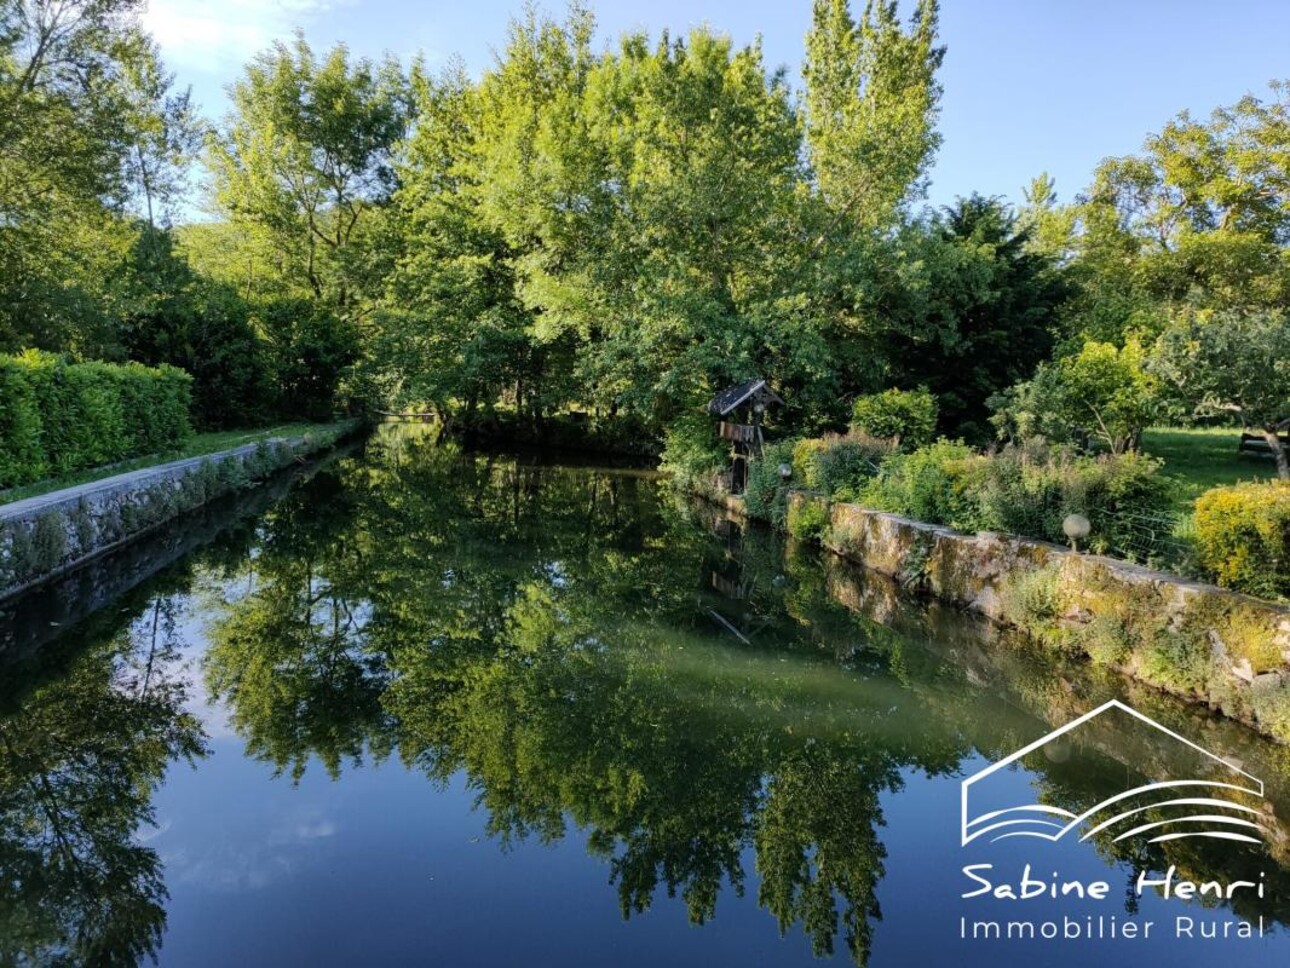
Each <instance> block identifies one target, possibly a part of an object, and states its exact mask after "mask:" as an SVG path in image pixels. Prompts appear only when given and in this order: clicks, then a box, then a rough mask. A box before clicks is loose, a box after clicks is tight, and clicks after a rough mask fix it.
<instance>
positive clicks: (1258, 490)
mask: <svg viewBox="0 0 1290 968" xmlns="http://www.w3.org/2000/svg"><path fill="white" fill-rule="evenodd" d="M1195 541H1196V551H1197V555H1198V557H1199V559H1200V562H1201V565H1202V567H1203V568H1204V569H1205V570H1206V571H1207V572H1208V573H1209V574H1210V575H1211V576H1212V577H1213V578H1214V579H1215V580H1216V581H1217V582H1218V583H1219V584H1220V585H1222V586H1223V587H1224V588H1234V589H1236V590H1238V591H1243V592H1247V593H1249V594H1251V595H1261V596H1263V597H1265V598H1277V597H1281V598H1285V597H1290V484H1288V483H1284V482H1282V481H1269V482H1266V483H1258V484H1237V485H1234V486H1231V487H1216V488H1214V489H1213V490H1210V491H1206V492H1205V493H1204V494H1202V495H1201V496H1200V497H1198V498H1197V499H1196V515H1195Z"/></svg>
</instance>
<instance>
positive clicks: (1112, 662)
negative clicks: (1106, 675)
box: [1078, 615, 1133, 667]
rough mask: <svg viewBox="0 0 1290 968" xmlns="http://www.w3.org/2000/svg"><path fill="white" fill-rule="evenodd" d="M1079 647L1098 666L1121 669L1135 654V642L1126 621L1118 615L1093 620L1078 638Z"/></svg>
mask: <svg viewBox="0 0 1290 968" xmlns="http://www.w3.org/2000/svg"><path fill="white" fill-rule="evenodd" d="M1078 642H1079V647H1080V648H1081V649H1083V650H1084V651H1085V652H1087V653H1088V657H1089V658H1090V659H1092V660H1093V661H1094V662H1096V663H1097V664H1098V665H1104V666H1112V667H1119V666H1122V665H1124V663H1125V661H1126V660H1127V659H1128V658H1129V655H1130V654H1131V653H1132V652H1133V640H1132V638H1131V637H1130V632H1129V630H1128V629H1127V628H1126V627H1125V624H1124V621H1123V620H1122V619H1121V618H1119V616H1116V615H1099V616H1096V617H1095V618H1093V619H1092V620H1091V621H1089V623H1088V624H1087V625H1085V626H1084V628H1083V629H1081V630H1080V632H1079V636H1078Z"/></svg>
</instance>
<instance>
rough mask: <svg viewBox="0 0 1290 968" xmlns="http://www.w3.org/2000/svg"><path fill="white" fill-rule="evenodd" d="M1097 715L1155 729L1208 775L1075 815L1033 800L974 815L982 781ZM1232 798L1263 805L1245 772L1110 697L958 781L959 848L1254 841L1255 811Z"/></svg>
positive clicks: (1133, 793) (1132, 793) (1131, 792)
mask: <svg viewBox="0 0 1290 968" xmlns="http://www.w3.org/2000/svg"><path fill="white" fill-rule="evenodd" d="M1101 716H1112V717H1117V718H1119V719H1121V720H1123V718H1124V717H1125V716H1127V717H1128V719H1127V721H1122V722H1114V723H1111V724H1104V725H1112V726H1114V727H1116V728H1120V727H1123V728H1125V729H1132V728H1138V729H1141V728H1147V729H1152V730H1158V731H1159V732H1160V733H1163V734H1164V735H1165V736H1167V737H1169V738H1170V739H1172V740H1174V741H1176V742H1177V743H1180V744H1182V747H1184V748H1186V749H1189V750H1190V751H1192V752H1193V753H1199V754H1201V762H1202V764H1203V765H1204V767H1205V769H1204V770H1202V771H1201V772H1204V773H1207V774H1208V773H1212V774H1214V775H1213V776H1203V777H1202V776H1192V777H1184V778H1182V779H1175V780H1163V781H1161V782H1157V783H1148V784H1146V785H1143V786H1135V787H1133V788H1132V789H1128V790H1124V791H1123V792H1120V793H1117V794H1115V795H1113V796H1111V797H1108V798H1106V799H1105V800H1102V801H1101V802H1100V803H1098V804H1096V805H1095V806H1093V807H1090V808H1089V809H1087V810H1083V811H1081V812H1079V813H1075V812H1074V811H1071V810H1066V809H1063V808H1061V807H1057V806H1053V805H1051V804H1044V803H1035V802H1031V803H1020V804H1017V805H1015V806H1007V807H1004V808H1003V809H986V810H984V812H976V811H974V810H973V800H974V795H975V800H976V802H977V804H978V810H981V809H982V807H981V801H982V800H983V799H987V797H986V794H985V791H987V790H989V789H990V785H989V784H988V783H987V781H988V780H989V779H990V777H992V776H994V775H995V774H997V773H999V772H1000V771H1002V770H1004V769H1006V768H1007V767H1008V766H1010V765H1012V764H1013V763H1017V762H1018V761H1020V760H1021V759H1023V758H1024V757H1026V756H1028V755H1029V754H1031V753H1034V752H1035V751H1037V750H1040V749H1042V748H1043V747H1046V746H1048V745H1049V744H1050V743H1053V742H1054V741H1056V740H1059V739H1061V738H1062V737H1064V736H1067V735H1068V734H1073V733H1075V732H1076V731H1077V730H1079V729H1080V727H1082V726H1084V725H1085V724H1086V723H1089V722H1091V721H1092V720H1094V719H1097V718H1098V717H1101ZM1071 738H1072V739H1074V738H1075V737H1074V736H1072V737H1071ZM1000 779H1002V778H1000ZM994 792H996V793H997V792H998V791H997V790H996V791H994ZM1233 794H1235V795H1237V796H1242V795H1243V798H1244V799H1245V800H1247V801H1248V800H1249V798H1250V797H1255V798H1258V799H1260V800H1261V799H1262V797H1263V781H1262V780H1260V779H1258V778H1257V777H1254V776H1251V775H1250V774H1249V773H1246V772H1245V771H1244V770H1242V769H1241V768H1240V767H1239V766H1237V765H1236V764H1234V763H1231V762H1229V761H1228V760H1225V759H1223V758H1222V757H1221V756H1216V755H1215V754H1213V753H1211V752H1210V751H1209V750H1207V749H1205V748H1203V747H1201V746H1198V745H1196V744H1195V743H1193V742H1191V741H1190V740H1188V739H1186V738H1184V737H1182V736H1179V735H1178V734H1177V733H1175V732H1173V731H1172V730H1170V729H1167V728H1166V727H1164V726H1162V725H1160V724H1159V723H1157V722H1156V721H1155V720H1154V719H1151V718H1150V717H1149V716H1144V715H1143V714H1142V713H1140V712H1138V711H1137V710H1136V709H1133V708H1131V707H1129V706H1127V705H1125V704H1124V703H1122V702H1120V701H1119V700H1117V699H1112V700H1111V701H1110V702H1107V703H1103V704H1102V705H1101V706H1098V707H1097V708H1096V709H1094V710H1092V711H1091V712H1087V713H1085V714H1084V715H1083V716H1080V717H1079V718H1078V719H1074V720H1072V721H1071V722H1069V723H1067V724H1066V725H1065V726H1062V727H1060V728H1059V729H1055V730H1053V731H1052V732H1051V733H1049V734H1048V735H1046V736H1043V737H1041V738H1040V739H1037V740H1035V742H1033V743H1031V744H1030V745H1028V746H1025V747H1023V748H1021V749H1019V750H1017V752H1015V753H1013V754H1012V755H1011V756H1008V757H1006V758H1005V759H1002V760H999V761H998V762H997V763H993V764H991V765H990V766H987V767H986V768H985V769H983V770H981V771H980V772H978V773H975V774H973V775H972V776H970V777H968V778H967V779H966V780H964V781H963V784H962V797H963V828H962V834H963V841H962V843H963V846H965V847H966V846H967V845H968V844H969V843H972V842H973V841H975V840H978V839H982V838H984V839H987V840H989V841H991V842H992V841H995V840H1002V839H1004V838H1009V837H1038V838H1040V839H1042V840H1048V841H1052V842H1056V841H1058V840H1060V839H1062V838H1063V837H1065V836H1066V835H1067V834H1070V833H1072V832H1078V831H1080V830H1081V829H1083V828H1085V827H1087V828H1088V829H1086V830H1084V832H1083V833H1082V834H1081V835H1080V837H1079V839H1080V840H1081V841H1083V840H1088V839H1089V838H1091V837H1093V836H1095V835H1097V834H1104V835H1105V836H1110V837H1113V839H1114V840H1115V841H1122V840H1127V839H1129V838H1131V837H1137V836H1146V837H1148V839H1149V841H1150V842H1151V843H1160V842H1163V841H1169V840H1181V839H1184V838H1189V837H1202V838H1208V839H1214V840H1230V841H1238V842H1242V843H1251V844H1257V843H1260V839H1259V835H1260V834H1262V833H1263V827H1262V826H1261V825H1260V823H1259V822H1258V821H1259V817H1260V811H1259V810H1257V809H1255V808H1254V807H1251V806H1250V805H1249V804H1248V803H1242V802H1239V801H1238V800H1237V799H1234V798H1233ZM1148 812H1150V813H1151V814H1152V817H1153V818H1159V817H1161V816H1169V819H1150V820H1148V819H1147V818H1146V817H1144V816H1143V815H1144V814H1147V813H1148Z"/></svg>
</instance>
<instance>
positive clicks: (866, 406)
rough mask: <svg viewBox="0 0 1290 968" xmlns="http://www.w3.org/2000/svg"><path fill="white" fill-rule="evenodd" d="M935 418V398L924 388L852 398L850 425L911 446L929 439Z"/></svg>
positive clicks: (887, 391)
mask: <svg viewBox="0 0 1290 968" xmlns="http://www.w3.org/2000/svg"><path fill="white" fill-rule="evenodd" d="M936 417H937V407H936V398H935V397H934V396H932V394H931V393H929V392H928V391H927V389H925V388H921V389H918V390H884V391H883V392H882V393H872V394H869V395H868V396H864V397H860V398H859V399H858V400H856V402H855V404H854V406H853V407H852V410H851V427H852V429H853V430H857V431H860V432H861V433H864V434H867V435H869V436H870V437H879V438H882V439H888V440H894V441H895V442H896V444H897V445H899V446H904V447H905V448H907V449H912V448H914V447H921V446H922V445H924V444H927V443H930V442H931V441H932V438H933V436H935V434H936Z"/></svg>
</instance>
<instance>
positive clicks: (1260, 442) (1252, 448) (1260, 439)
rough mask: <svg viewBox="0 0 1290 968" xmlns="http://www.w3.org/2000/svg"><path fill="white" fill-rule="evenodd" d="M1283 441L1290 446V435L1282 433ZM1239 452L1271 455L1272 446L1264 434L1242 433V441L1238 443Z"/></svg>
mask: <svg viewBox="0 0 1290 968" xmlns="http://www.w3.org/2000/svg"><path fill="white" fill-rule="evenodd" d="M1281 443H1282V444H1284V445H1285V446H1286V447H1290V437H1287V436H1284V435H1281ZM1236 452H1237V453H1238V454H1258V455H1259V456H1260V457H1271V456H1272V447H1271V446H1270V445H1269V444H1268V441H1267V438H1266V437H1264V436H1263V435H1262V434H1244V433H1243V434H1241V442H1240V443H1239V444H1237V445H1236Z"/></svg>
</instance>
